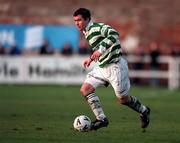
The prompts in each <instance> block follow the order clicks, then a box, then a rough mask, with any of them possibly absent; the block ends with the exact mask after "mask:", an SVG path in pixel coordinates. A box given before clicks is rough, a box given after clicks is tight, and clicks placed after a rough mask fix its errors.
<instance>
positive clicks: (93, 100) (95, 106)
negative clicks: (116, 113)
mask: <svg viewBox="0 0 180 143" xmlns="http://www.w3.org/2000/svg"><path fill="white" fill-rule="evenodd" d="M86 100H87V102H88V104H89V106H90V107H91V109H92V111H93V113H94V115H95V116H96V119H98V120H103V119H104V118H105V117H106V116H105V115H104V111H103V109H102V107H101V103H100V100H99V97H98V96H96V95H95V93H91V94H89V95H87V96H86Z"/></svg>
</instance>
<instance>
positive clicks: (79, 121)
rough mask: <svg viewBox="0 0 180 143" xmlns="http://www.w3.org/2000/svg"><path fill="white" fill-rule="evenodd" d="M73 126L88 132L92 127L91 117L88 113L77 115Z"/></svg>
mask: <svg viewBox="0 0 180 143" xmlns="http://www.w3.org/2000/svg"><path fill="white" fill-rule="evenodd" d="M73 127H74V129H75V130H77V131H80V132H87V131H89V130H90V128H91V119H90V118H89V117H87V116H86V115H80V116H77V117H76V118H75V119H74V123H73Z"/></svg>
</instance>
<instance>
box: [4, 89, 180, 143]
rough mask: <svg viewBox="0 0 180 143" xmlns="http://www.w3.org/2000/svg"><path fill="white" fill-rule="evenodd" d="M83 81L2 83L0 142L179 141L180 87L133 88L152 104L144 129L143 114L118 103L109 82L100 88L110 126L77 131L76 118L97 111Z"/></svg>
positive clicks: (91, 115)
mask: <svg viewBox="0 0 180 143" xmlns="http://www.w3.org/2000/svg"><path fill="white" fill-rule="evenodd" d="M79 88H80V87H79V86H47V85H46V86H30V85H29V86H20V85H16V86H14V85H0V143H180V91H179V90H177V91H169V90H167V89H161V88H148V87H133V88H131V90H130V94H131V95H135V96H136V97H137V98H138V99H140V100H141V101H142V102H143V103H144V104H145V105H148V106H149V107H151V110H152V112H151V123H150V126H149V127H148V129H146V132H143V131H142V129H141V128H140V121H139V115H138V114H137V113H136V112H133V111H132V110H131V109H129V108H127V107H125V106H122V105H119V104H118V103H117V101H116V97H115V95H114V93H113V90H112V89H111V87H109V88H99V89H98V90H97V94H98V95H99V97H100V99H101V102H102V105H103V108H104V111H105V113H106V115H107V117H108V118H109V120H110V124H109V127H108V128H102V129H100V130H98V131H92V132H86V133H81V132H76V131H74V130H73V129H72V124H73V120H74V118H75V117H76V116H78V115H80V114H85V115H87V116H89V117H90V118H91V119H92V120H93V119H94V116H93V114H92V112H91V110H90V108H89V106H88V105H87V104H86V102H85V99H83V97H81V96H80V94H79Z"/></svg>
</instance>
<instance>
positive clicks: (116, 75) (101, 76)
mask: <svg viewBox="0 0 180 143" xmlns="http://www.w3.org/2000/svg"><path fill="white" fill-rule="evenodd" d="M84 82H85V83H89V84H91V85H92V86H93V87H94V88H95V89H96V88H97V87H98V86H102V85H108V83H110V84H111V86H112V87H113V89H114V92H115V95H116V96H117V97H119V96H127V95H128V91H129V89H130V80H129V75H128V65H127V61H126V60H125V59H124V58H120V60H119V62H118V63H117V64H110V65H108V66H106V67H104V68H100V67H95V68H94V69H93V70H92V71H91V72H89V73H88V74H87V77H86V79H85V81H84Z"/></svg>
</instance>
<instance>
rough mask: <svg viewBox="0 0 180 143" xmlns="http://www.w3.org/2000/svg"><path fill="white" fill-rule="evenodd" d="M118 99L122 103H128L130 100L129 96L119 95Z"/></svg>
mask: <svg viewBox="0 0 180 143" xmlns="http://www.w3.org/2000/svg"><path fill="white" fill-rule="evenodd" d="M117 99H118V102H119V103H120V104H126V103H128V102H129V101H130V99H129V96H119V97H118V98H117Z"/></svg>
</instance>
